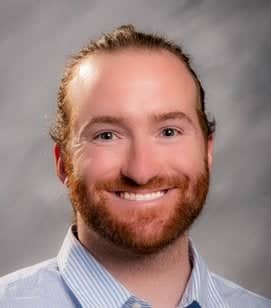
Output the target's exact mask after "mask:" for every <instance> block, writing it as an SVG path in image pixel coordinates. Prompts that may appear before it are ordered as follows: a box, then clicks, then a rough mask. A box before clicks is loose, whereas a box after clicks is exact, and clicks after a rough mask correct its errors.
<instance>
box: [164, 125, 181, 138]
mask: <svg viewBox="0 0 271 308" xmlns="http://www.w3.org/2000/svg"><path fill="white" fill-rule="evenodd" d="M180 133H181V132H180V131H178V130H177V129H175V128H171V127H167V128H164V129H163V130H162V135H163V136H164V137H174V136H177V135H180Z"/></svg>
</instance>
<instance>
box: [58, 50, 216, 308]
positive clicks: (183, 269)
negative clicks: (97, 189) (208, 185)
mask: <svg viewBox="0 0 271 308" xmlns="http://www.w3.org/2000/svg"><path fill="white" fill-rule="evenodd" d="M112 76H113V77H112ZM68 95H69V98H70V101H71V102H73V103H72V110H73V111H72V119H73V123H72V132H71V142H70V153H71V157H72V165H73V168H74V173H75V174H76V175H78V176H80V177H82V178H83V179H84V181H85V183H86V185H89V186H91V185H93V184H95V183H96V182H97V181H106V180H108V179H114V178H116V177H117V176H118V175H119V174H121V175H123V176H125V177H127V178H129V179H132V180H133V182H134V183H136V184H137V188H136V189H134V192H137V193H146V192H153V191H158V190H160V189H159V187H156V189H154V188H153V187H148V183H149V182H150V181H151V179H153V178H155V177H163V176H168V175H172V176H176V175H178V174H185V175H187V176H189V178H190V179H191V181H193V180H195V179H196V177H197V176H198V175H199V174H200V173H202V172H203V171H204V166H205V165H204V160H205V161H206V163H207V166H208V168H209V169H211V165H212V156H213V154H212V153H213V139H212V138H209V139H208V141H206V140H205V139H204V137H203V133H202V130H201V128H200V124H199V121H198V117H197V112H196V108H197V106H198V102H199V92H198V88H197V86H196V84H195V81H194V80H193V78H192V76H191V74H190V73H189V71H188V70H187V68H186V67H185V65H184V64H183V63H182V62H181V61H180V60H179V59H178V58H177V57H176V56H174V55H172V54H170V53H169V52H167V51H151V52H150V51H138V50H125V51H121V52H116V53H114V54H99V55H95V56H91V57H89V58H88V59H86V60H84V61H83V62H82V63H81V64H80V66H79V68H78V70H77V71H76V72H75V74H74V78H73V80H72V82H71V84H70V87H69V93H68ZM169 112H181V113H182V114H183V115H184V116H182V118H170V119H166V120H162V121H159V122H157V121H154V119H153V117H154V115H158V114H165V113H169ZM97 116H111V117H122V118H123V119H124V121H123V123H118V124H110V123H96V124H95V125H88V123H89V122H90V121H91V119H93V118H94V117H97ZM86 127H88V129H87V130H86ZM166 128H173V131H172V130H171V131H170V132H171V133H172V134H173V135H171V136H165V134H164V133H165V129H166ZM105 131H106V132H111V133H112V134H110V138H109V140H108V139H107V140H105V139H103V137H105V136H104V135H98V134H100V133H101V132H105ZM97 136H98V138H97ZM94 137H95V138H94ZM55 160H56V170H57V175H58V177H59V178H60V180H61V181H62V182H63V183H65V184H67V182H68V181H67V174H66V172H65V166H64V162H63V157H62V156H61V153H60V148H59V146H58V145H55ZM162 188H164V187H162ZM162 188H161V189H162ZM167 188H169V191H168V193H166V194H165V195H164V196H163V197H162V198H160V199H157V200H154V201H151V202H150V201H148V202H147V201H146V202H145V201H140V202H136V201H134V202H131V201H126V200H123V199H120V198H119V197H117V196H116V195H115V193H113V192H108V191H106V192H104V193H105V194H106V196H107V200H108V203H107V205H108V208H109V211H111V212H112V213H113V215H114V217H115V219H117V220H118V219H119V220H123V219H124V220H125V222H126V223H128V224H131V225H133V228H134V229H133V232H134V234H135V236H136V237H138V238H139V239H143V238H144V239H145V240H147V241H148V240H150V239H152V238H154V236H156V235H157V234H159V232H160V231H161V230H162V226H161V224H159V223H158V221H153V223H152V224H146V225H143V224H141V222H140V220H138V221H135V220H134V219H135V218H134V215H131V213H138V214H140V213H143V212H144V211H152V212H155V213H159V214H161V217H164V219H165V221H166V219H168V218H169V217H170V213H172V208H173V204H174V202H176V198H177V196H178V191H177V189H176V188H174V187H167ZM129 191H131V190H129ZM77 220H78V224H77V227H78V238H79V240H80V242H81V243H82V244H83V245H84V246H85V247H86V248H87V249H88V250H89V251H90V252H91V253H92V254H93V255H94V256H95V257H96V258H97V259H98V260H99V261H100V262H101V263H102V264H103V265H104V266H105V267H106V268H107V270H109V271H110V272H111V273H112V274H113V276H114V277H115V278H117V279H118V280H119V281H120V282H121V283H122V284H123V285H125V286H126V287H127V288H128V289H129V290H130V291H132V292H133V293H134V294H136V295H137V296H139V297H141V298H144V299H145V300H147V301H149V302H150V303H151V304H152V305H153V307H156V308H159V307H176V305H177V303H178V301H179V300H180V298H181V297H182V294H183V292H184V290H185V287H186V284H187V281H188V279H189V276H190V273H191V264H190V263H189V256H188V232H184V233H183V234H182V235H181V236H180V237H179V238H178V239H177V240H176V241H174V242H173V243H172V244H171V245H168V246H167V247H165V249H163V250H161V251H157V253H153V254H149V255H142V256H139V255H138V254H135V253H134V252H133V251H130V250H129V249H125V248H123V247H118V246H116V245H114V243H111V242H110V241H108V240H106V239H104V238H103V237H101V236H100V235H99V234H98V233H97V232H95V231H94V230H92V229H91V228H89V227H88V226H87V225H86V223H85V222H84V219H83V218H82V217H81V215H80V214H79V213H77ZM135 222H136V223H135ZM160 229H161V230H160ZM142 281H144V284H142Z"/></svg>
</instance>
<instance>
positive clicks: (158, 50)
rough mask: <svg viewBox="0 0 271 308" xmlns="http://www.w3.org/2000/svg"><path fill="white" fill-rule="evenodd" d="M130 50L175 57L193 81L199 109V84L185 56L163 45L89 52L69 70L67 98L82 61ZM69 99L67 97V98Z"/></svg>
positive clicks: (85, 61)
mask: <svg viewBox="0 0 271 308" xmlns="http://www.w3.org/2000/svg"><path fill="white" fill-rule="evenodd" d="M131 52H142V53H146V54H148V53H150V54H151V53H157V54H165V55H169V56H172V57H174V58H175V59H178V61H179V63H181V64H182V65H183V66H184V68H185V69H186V71H187V73H188V74H189V76H190V77H192V80H193V81H194V85H195V90H196V92H197V99H196V100H197V102H196V107H197V108H199V109H200V110H201V95H200V84H199V82H198V80H197V79H196V78H195V76H194V75H193V74H192V72H191V70H190V68H189V65H188V64H187V63H186V61H185V58H184V57H182V56H181V55H179V54H177V53H174V52H173V51H171V50H169V49H167V48H165V47H161V46H159V47H156V46H155V47H148V46H124V47H120V48H118V49H112V50H95V51H93V52H91V53H90V54H89V55H87V56H85V57H84V58H82V59H80V61H78V63H77V64H76V65H75V67H74V68H73V70H72V72H71V76H70V80H69V82H68V84H67V88H66V91H67V92H66V93H67V98H69V97H70V89H71V84H72V82H73V81H74V80H75V78H76V77H77V76H78V74H79V70H80V66H81V65H83V64H84V63H87V62H88V61H91V60H92V59H93V60H95V58H98V57H100V56H111V55H121V54H125V53H131ZM68 100H69V99H68Z"/></svg>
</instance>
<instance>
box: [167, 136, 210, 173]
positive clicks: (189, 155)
mask: <svg viewBox="0 0 271 308" xmlns="http://www.w3.org/2000/svg"><path fill="white" fill-rule="evenodd" d="M165 157H167V158H168V159H167V164H168V165H169V166H171V167H172V169H174V170H175V171H177V172H182V173H185V174H187V175H190V176H191V177H193V175H197V174H198V173H199V172H203V171H204V169H205V163H204V161H205V159H206V153H205V148H204V145H203V144H201V143H199V142H195V141H192V142H191V141H189V140H188V141H187V142H183V143H182V144H181V145H178V146H176V147H175V149H174V150H173V149H171V151H168V153H167V155H166V156H165Z"/></svg>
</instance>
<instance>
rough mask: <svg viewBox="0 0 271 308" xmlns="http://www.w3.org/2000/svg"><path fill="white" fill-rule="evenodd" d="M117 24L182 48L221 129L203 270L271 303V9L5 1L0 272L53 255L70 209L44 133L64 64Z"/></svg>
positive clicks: (0, 52)
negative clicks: (164, 37)
mask: <svg viewBox="0 0 271 308" xmlns="http://www.w3.org/2000/svg"><path fill="white" fill-rule="evenodd" d="M123 23H134V24H135V25H136V26H138V28H139V29H141V30H146V31H155V32H162V33H166V34H168V36H169V37H170V38H171V39H175V40H177V41H179V42H182V43H183V45H184V46H185V50H186V51H187V52H188V53H189V54H191V55H192V59H193V62H194V67H195V68H196V70H197V71H198V73H199V74H200V76H201V79H202V81H203V84H204V86H205V87H206V89H207V101H208V109H209V111H211V113H212V114H214V115H216V118H217V122H218V130H217V135H216V144H215V165H214V170H213V177H212V187H211V192H210V196H209V200H208V204H207V207H206V210H205V211H204V213H203V215H202V217H201V219H199V221H198V222H197V223H196V224H195V226H194V228H193V230H192V235H193V238H194V240H195V242H196V244H197V246H198V248H199V250H200V252H201V254H202V255H203V256H204V258H205V259H206V261H207V263H208V265H209V267H210V268H211V269H212V270H213V271H216V272H217V273H219V274H221V275H223V276H225V277H227V278H228V279H231V280H234V281H236V282H237V283H239V284H241V285H243V286H244V287H247V288H249V289H251V290H253V291H255V292H258V293H260V294H262V295H265V296H267V297H270V295H271V278H270V277H271V266H270V265H271V264H270V259H271V246H270V235H271V228H270V225H271V209H270V201H271V189H270V180H271V176H270V174H271V166H270V157H271V134H270V133H271V104H270V98H271V88H270V81H271V77H270V76H271V65H270V54H271V40H270V26H271V1H260V0H255V1H248V0H246V1H245V0H244V1H236V0H230V1H229V0H228V1H217V0H209V1H199V0H188V1H162V0H159V1H150V0H148V1H107V2H103V1H87V0H85V1H84V0H77V1H74V0H66V1H64V0H58V1H55V0H47V1H37V0H36V1H34V0H6V1H4V0H2V1H1V2H0V71H1V74H0V125H1V129H0V140H1V152H0V170H1V171H0V172H1V176H0V196H1V203H0V204H1V209H0V247H1V252H0V275H3V274H6V273H8V272H10V271H13V270H16V269H18V268H20V267H23V266H27V265H31V264H33V263H36V262H39V261H41V260H44V259H46V258H49V257H52V256H55V255H56V253H57V251H58V249H59V247H60V245H61V242H62V239H63V237H64V235H65V233H66V230H67V227H68V225H69V220H70V217H71V206H70V204H69V201H68V198H67V196H66V191H65V189H64V188H63V187H62V185H61V184H60V183H59V181H58V179H57V178H56V176H55V173H54V164H53V156H52V142H51V141H50V140H49V138H48V135H47V130H48V127H49V124H50V122H51V121H52V119H53V116H54V111H55V98H56V92H57V87H58V83H59V80H60V76H61V72H62V69H63V66H64V63H65V61H66V59H67V56H68V55H69V54H71V53H72V52H74V51H76V50H77V49H78V48H79V47H81V46H82V45H84V44H85V43H86V42H87V41H88V40H89V39H90V38H95V37H97V35H99V34H100V33H101V32H105V31H110V30H111V29H112V27H115V26H119V25H120V24H123Z"/></svg>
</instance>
